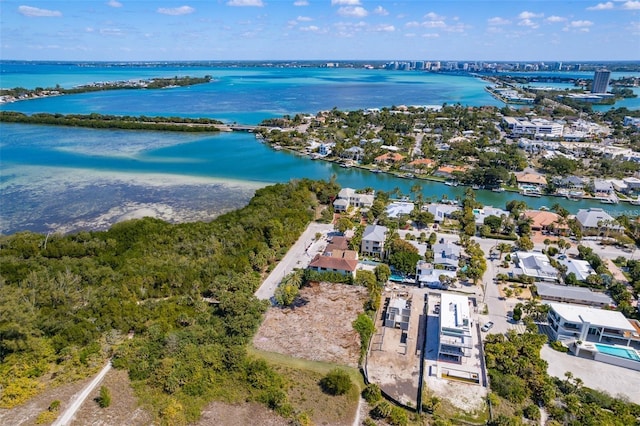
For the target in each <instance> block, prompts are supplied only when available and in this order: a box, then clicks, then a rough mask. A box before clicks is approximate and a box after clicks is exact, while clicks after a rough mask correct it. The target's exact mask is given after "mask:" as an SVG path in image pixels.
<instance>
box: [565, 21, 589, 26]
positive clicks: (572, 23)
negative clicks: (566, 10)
mask: <svg viewBox="0 0 640 426" xmlns="http://www.w3.org/2000/svg"><path fill="white" fill-rule="evenodd" d="M592 25H593V22H591V21H571V22H570V23H569V26H570V27H571V28H585V27H590V26H592Z"/></svg>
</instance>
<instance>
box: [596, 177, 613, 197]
mask: <svg viewBox="0 0 640 426" xmlns="http://www.w3.org/2000/svg"><path fill="white" fill-rule="evenodd" d="M592 189H593V192H594V194H595V196H596V197H610V196H612V195H614V194H615V192H614V190H613V185H612V184H611V182H609V181H608V180H604V179H597V178H596V179H594V180H593V185H592Z"/></svg>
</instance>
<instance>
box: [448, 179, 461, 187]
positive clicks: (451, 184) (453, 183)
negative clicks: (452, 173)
mask: <svg viewBox="0 0 640 426" xmlns="http://www.w3.org/2000/svg"><path fill="white" fill-rule="evenodd" d="M444 184H445V185H447V186H458V185H459V184H458V182H456V181H455V180H445V181H444Z"/></svg>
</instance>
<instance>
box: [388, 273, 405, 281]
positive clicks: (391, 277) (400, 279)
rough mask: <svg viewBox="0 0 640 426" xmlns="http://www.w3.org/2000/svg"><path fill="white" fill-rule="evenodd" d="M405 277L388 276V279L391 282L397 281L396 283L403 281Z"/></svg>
mask: <svg viewBox="0 0 640 426" xmlns="http://www.w3.org/2000/svg"><path fill="white" fill-rule="evenodd" d="M405 278H406V277H404V276H402V275H398V274H391V276H389V279H390V280H391V281H397V282H402V281H404V279H405Z"/></svg>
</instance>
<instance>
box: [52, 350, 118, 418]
mask: <svg viewBox="0 0 640 426" xmlns="http://www.w3.org/2000/svg"><path fill="white" fill-rule="evenodd" d="M109 370H111V360H109V361H107V364H106V365H105V366H104V367H103V368H102V370H100V372H99V373H98V375H97V376H96V377H94V379H93V380H92V381H91V383H89V384H88V385H87V386H85V387H84V389H82V392H80V394H79V395H78V396H76V398H75V399H74V400H73V401H72V402H71V405H69V406H68V407H67V409H66V410H64V413H62V415H61V416H60V417H58V419H57V420H56V421H55V422H53V424H52V426H68V425H69V424H70V423H71V420H72V419H73V416H75V415H76V412H77V411H78V410H79V409H80V406H81V405H82V403H83V402H84V401H85V399H87V397H88V396H89V395H90V394H91V392H93V390H94V389H95V388H96V386H98V385H99V384H100V382H101V381H102V379H104V376H106V374H107V373H108V372H109Z"/></svg>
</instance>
